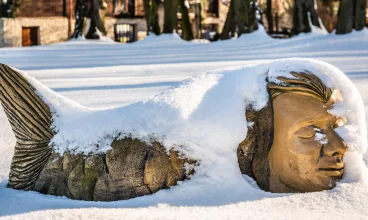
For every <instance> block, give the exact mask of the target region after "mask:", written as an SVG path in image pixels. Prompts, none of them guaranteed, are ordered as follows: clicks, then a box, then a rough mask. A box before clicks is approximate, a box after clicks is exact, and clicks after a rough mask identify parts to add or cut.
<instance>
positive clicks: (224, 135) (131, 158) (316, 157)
mask: <svg viewBox="0 0 368 220" xmlns="http://www.w3.org/2000/svg"><path fill="white" fill-rule="evenodd" d="M344 77H345V76H343V74H342V73H341V72H339V71H338V70H337V69H336V68H334V67H332V66H330V65H328V64H325V63H322V62H319V61H315V60H303V59H286V60H280V61H275V62H273V63H265V64H261V65H257V66H248V67H242V68H233V69H228V70H220V71H213V72H210V73H206V74H201V75H198V76H194V77H191V78H190V79H188V80H185V81H184V82H183V83H181V84H180V85H178V86H177V87H174V88H170V89H168V90H167V91H165V92H163V93H161V94H159V95H157V96H155V97H153V98H151V99H148V100H145V101H142V102H138V103H135V104H132V105H129V106H125V107H121V108H117V109H112V110H99V111H95V110H90V109H87V108H84V107H82V106H79V105H78V104H76V103H74V102H72V101H70V100H67V99H66V98H64V97H61V96H60V95H58V94H56V93H54V92H52V91H51V90H49V89H48V88H46V87H45V86H43V85H42V84H40V83H39V82H38V81H36V80H35V79H33V78H32V77H29V76H28V75H27V74H25V73H21V72H19V71H16V70H14V69H12V68H10V67H8V66H6V65H3V64H1V65H0V80H1V81H0V84H1V96H0V99H1V102H2V105H3V107H4V110H5V113H6V115H7V117H8V119H9V121H10V123H11V127H12V129H13V132H14V134H15V136H16V139H17V144H16V147H15V153H14V157H13V161H12V165H11V172H10V177H9V184H8V186H9V187H10V188H14V189H24V190H34V191H38V192H41V193H45V194H51V195H59V196H67V197H69V198H72V199H79V200H95V201H113V200H121V199H129V198H134V197H137V196H142V195H147V194H152V193H154V192H156V191H158V190H160V189H165V188H168V187H170V186H174V185H176V184H177V182H178V181H183V180H185V179H188V178H190V176H191V175H192V174H193V172H194V171H195V172H196V174H195V175H197V176H198V175H199V176H202V177H203V178H210V179H211V178H212V179H216V177H217V176H219V175H222V173H223V172H226V174H229V175H233V173H235V174H234V175H241V174H240V172H239V168H240V171H241V173H243V174H247V175H248V176H250V177H253V178H254V179H255V180H256V182H257V184H258V186H259V187H260V188H261V189H263V190H266V191H270V192H277V193H283V192H310V191H320V190H325V189H331V188H333V187H335V185H336V182H338V181H340V180H341V179H342V178H343V177H344V176H345V178H346V177H349V178H350V179H351V180H353V179H354V178H352V177H351V176H354V175H352V174H353V173H354V172H359V171H357V169H356V168H357V167H359V166H355V168H354V169H355V170H352V169H351V168H349V165H350V166H354V163H358V164H359V160H361V158H359V157H356V156H354V155H355V154H350V159H349V163H347V164H346V165H344V161H343V156H344V155H345V153H346V151H347V150H348V152H347V153H346V154H348V153H349V151H351V152H359V153H363V152H364V151H365V147H366V140H365V133H366V127H365V123H364V122H362V121H360V120H359V119H358V118H361V116H362V114H363V118H364V107H362V101H361V99H360V96H359V94H358V93H357V91H356V90H355V88H353V86H352V84H351V82H350V81H348V79H347V78H346V77H345V78H344ZM347 82H348V83H347ZM343 83H345V84H346V85H350V84H351V85H350V87H349V86H347V87H346V88H340V87H341V86H342V84H343ZM349 83H350V84H349ZM352 88H353V89H352ZM338 89H341V94H342V95H341V94H340V93H339V92H338ZM346 97H349V98H350V99H348V100H346ZM361 109H363V110H361ZM362 112H363V113H362ZM244 114H245V117H244ZM244 119H245V120H244ZM247 125H248V126H247ZM354 129H355V130H354ZM353 130H354V131H355V133H354V132H351V131H353ZM353 133H354V134H353ZM239 143H240V144H239ZM347 146H348V147H349V148H347ZM235 152H237V157H238V160H237V161H234V154H235ZM235 158H236V156H235ZM225 164H226V165H225ZM224 165H225V166H224ZM234 169H237V170H238V171H237V172H238V174H236V171H235V170H234ZM349 172H350V174H351V175H350V176H349Z"/></svg>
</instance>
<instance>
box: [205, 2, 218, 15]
mask: <svg viewBox="0 0 368 220" xmlns="http://www.w3.org/2000/svg"><path fill="white" fill-rule="evenodd" d="M206 12H207V13H208V14H210V15H212V16H214V17H218V16H219V0H208V6H207V10H206Z"/></svg>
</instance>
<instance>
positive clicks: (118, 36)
mask: <svg viewBox="0 0 368 220" xmlns="http://www.w3.org/2000/svg"><path fill="white" fill-rule="evenodd" d="M115 41H117V42H120V43H130V42H134V41H135V26H134V25H133V24H117V25H115Z"/></svg>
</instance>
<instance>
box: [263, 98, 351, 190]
mask: <svg viewBox="0 0 368 220" xmlns="http://www.w3.org/2000/svg"><path fill="white" fill-rule="evenodd" d="M331 105H332V102H331V101H329V102H328V103H323V102H321V101H319V100H318V99H316V98H313V97H311V96H306V95H301V94H298V93H294V92H285V93H283V94H281V95H279V96H277V97H276V98H275V99H274V100H273V110H274V141H273V145H272V147H271V150H270V152H269V155H268V161H269V166H270V191H271V192H276V193H286V192H310V191H320V190H326V189H331V188H333V187H334V186H335V185H336V182H338V181H340V180H341V178H342V175H343V172H344V163H343V155H344V153H345V151H346V149H347V147H346V144H345V142H344V141H343V140H342V139H341V137H340V136H339V135H338V134H337V133H336V132H335V131H334V129H335V128H336V127H338V126H341V125H343V124H344V123H345V122H346V119H345V118H336V117H334V116H333V115H331V114H329V113H328V111H327V110H329V109H330V108H331Z"/></svg>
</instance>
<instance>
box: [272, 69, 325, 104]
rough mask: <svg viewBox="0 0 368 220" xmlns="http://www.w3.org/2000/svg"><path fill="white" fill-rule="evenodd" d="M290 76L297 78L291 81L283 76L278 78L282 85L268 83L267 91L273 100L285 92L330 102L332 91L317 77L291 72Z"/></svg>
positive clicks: (307, 73) (310, 74) (308, 73)
mask: <svg viewBox="0 0 368 220" xmlns="http://www.w3.org/2000/svg"><path fill="white" fill-rule="evenodd" d="M290 74H291V75H292V76H294V77H295V78H293V79H290V78H286V77H282V76H280V77H278V78H277V79H278V80H280V81H281V82H282V83H281V85H278V84H275V83H271V82H269V83H268V85H267V89H268V91H269V93H270V95H271V97H272V99H275V98H276V97H277V96H279V95H281V94H282V93H284V92H295V93H300V94H302V95H307V96H311V97H313V98H316V99H318V100H319V101H321V102H324V103H327V102H328V101H329V100H330V97H331V94H332V89H330V88H328V87H327V86H326V85H325V84H324V83H323V82H322V80H321V79H320V78H318V77H317V76H316V75H314V74H312V73H310V72H308V71H306V73H304V72H300V73H296V72H290Z"/></svg>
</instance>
